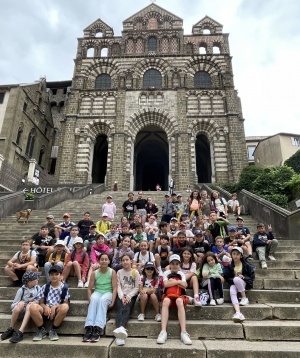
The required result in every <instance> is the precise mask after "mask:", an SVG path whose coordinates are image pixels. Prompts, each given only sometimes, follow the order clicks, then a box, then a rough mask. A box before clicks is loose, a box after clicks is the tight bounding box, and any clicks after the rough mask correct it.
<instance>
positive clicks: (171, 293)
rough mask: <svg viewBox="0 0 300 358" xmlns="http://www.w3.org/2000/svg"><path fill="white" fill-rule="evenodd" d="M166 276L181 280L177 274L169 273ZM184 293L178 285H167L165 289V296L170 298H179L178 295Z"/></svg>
mask: <svg viewBox="0 0 300 358" xmlns="http://www.w3.org/2000/svg"><path fill="white" fill-rule="evenodd" d="M168 278H169V279H170V278H173V279H175V280H178V281H181V276H180V275H179V274H177V273H176V274H175V273H171V274H170V275H169V276H168ZM184 294H185V290H184V289H183V288H182V287H179V286H172V287H168V288H166V290H165V295H166V297H168V298H170V299H171V300H174V299H176V298H179V297H180V296H182V295H184Z"/></svg>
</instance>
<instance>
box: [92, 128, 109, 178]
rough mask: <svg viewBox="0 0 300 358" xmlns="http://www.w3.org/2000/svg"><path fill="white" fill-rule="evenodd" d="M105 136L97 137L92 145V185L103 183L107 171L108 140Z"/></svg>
mask: <svg viewBox="0 0 300 358" xmlns="http://www.w3.org/2000/svg"><path fill="white" fill-rule="evenodd" d="M107 139H108V138H107V136H106V135H103V134H100V135H98V136H97V138H96V141H95V145H94V158H93V169H92V183H104V182H105V177H106V170H107V154H108V140H107Z"/></svg>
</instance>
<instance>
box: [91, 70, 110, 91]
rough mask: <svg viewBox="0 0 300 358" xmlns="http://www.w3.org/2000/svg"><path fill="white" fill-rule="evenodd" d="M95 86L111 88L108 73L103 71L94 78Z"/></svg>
mask: <svg viewBox="0 0 300 358" xmlns="http://www.w3.org/2000/svg"><path fill="white" fill-rule="evenodd" d="M95 88H99V89H109V88H111V78H110V75H108V74H106V73H103V74H101V75H99V76H98V77H97V78H96V81H95Z"/></svg>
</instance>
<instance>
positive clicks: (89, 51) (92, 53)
mask: <svg viewBox="0 0 300 358" xmlns="http://www.w3.org/2000/svg"><path fill="white" fill-rule="evenodd" d="M94 52H95V50H94V49H93V48H92V47H91V48H89V49H88V50H87V53H86V57H94Z"/></svg>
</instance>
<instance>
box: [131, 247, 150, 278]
mask: <svg viewBox="0 0 300 358" xmlns="http://www.w3.org/2000/svg"><path fill="white" fill-rule="evenodd" d="M140 250H141V251H139V252H136V253H135V254H134V258H133V261H132V267H133V268H137V269H138V270H139V273H140V274H141V272H142V270H143V268H144V266H145V264H146V262H152V263H153V264H154V262H155V259H154V255H153V253H152V252H151V251H149V244H148V241H142V242H141V243H140Z"/></svg>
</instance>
